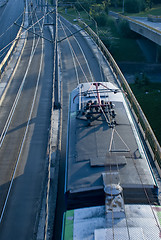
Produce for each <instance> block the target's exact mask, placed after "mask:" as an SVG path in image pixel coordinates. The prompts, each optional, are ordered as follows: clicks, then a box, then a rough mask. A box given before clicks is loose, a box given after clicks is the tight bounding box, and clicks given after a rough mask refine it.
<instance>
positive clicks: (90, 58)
mask: <svg viewBox="0 0 161 240" xmlns="http://www.w3.org/2000/svg"><path fill="white" fill-rule="evenodd" d="M75 32H77V29H76V28H75V27H73V26H72V25H71V24H70V23H69V22H68V21H66V20H65V19H63V18H62V17H61V16H59V17H58V42H59V43H58V44H59V45H58V46H59V50H60V62H61V69H62V74H61V76H62V77H61V80H62V136H61V156H60V167H59V184H58V197H57V207H56V217H55V230H54V236H53V239H61V230H62V228H61V227H62V226H61V223H62V217H63V212H64V208H65V204H64V201H62V199H63V198H64V181H65V179H64V175H65V159H66V140H67V135H66V131H67V130H66V128H67V119H68V103H69V93H70V92H71V91H72V90H73V89H74V88H75V87H76V86H77V85H78V84H79V83H82V82H92V81H94V82H96V81H104V80H105V76H104V74H103V72H102V67H101V66H100V62H99V60H98V59H97V58H96V56H95V53H94V51H93V49H92V48H90V47H89V45H88V44H87V41H86V39H85V38H84V37H83V36H82V35H81V33H79V32H78V33H76V34H75ZM68 36H69V37H68Z"/></svg>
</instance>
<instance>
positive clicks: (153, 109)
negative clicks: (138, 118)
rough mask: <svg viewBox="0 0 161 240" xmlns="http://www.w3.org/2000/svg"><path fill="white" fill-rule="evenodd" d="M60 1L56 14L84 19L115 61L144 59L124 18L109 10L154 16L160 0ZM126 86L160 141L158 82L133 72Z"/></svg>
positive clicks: (160, 7) (160, 90)
mask: <svg viewBox="0 0 161 240" xmlns="http://www.w3.org/2000/svg"><path fill="white" fill-rule="evenodd" d="M61 3H63V4H62V5H61V4H60V5H59V13H60V14H61V15H63V16H64V17H65V18H67V19H68V20H69V21H71V22H72V23H73V20H74V21H77V19H78V18H79V19H81V20H83V21H84V22H86V24H88V25H89V26H90V27H91V28H92V29H93V30H94V31H95V32H96V33H97V35H98V36H99V37H100V39H101V40H102V41H103V42H104V44H105V45H106V47H107V48H108V50H109V51H110V52H111V54H112V55H113V57H114V59H115V60H116V61H117V62H133V63H136V62H137V63H138V62H141V63H145V62H146V59H145V56H144V54H143V52H142V51H141V49H140V47H139V45H138V43H137V41H138V39H139V38H140V36H139V35H137V34H135V33H134V32H132V31H131V30H130V28H129V26H128V23H127V21H125V20H116V19H115V18H113V17H112V16H110V14H109V11H115V12H120V13H122V14H125V15H131V16H143V17H145V16H148V15H155V16H158V15H161V0H106V1H102V0H83V1H82V2H80V1H78V0H75V1H74V0H71V1H70V0H64V1H61ZM123 3H124V4H123ZM134 75H135V73H134ZM130 86H131V88H132V91H133V92H134V94H135V96H136V98H137V99H138V101H139V103H140V105H141V107H142V109H143V111H144V113H145V115H146V116H147V119H148V120H149V122H150V125H151V126H152V128H153V130H154V133H155V134H156V136H157V138H158V141H159V142H160V144H161V125H160V119H161V111H159V110H158V109H160V105H161V83H151V82H150V81H149V79H148V76H146V74H143V75H141V76H137V75H136V76H135V82H134V83H133V84H130Z"/></svg>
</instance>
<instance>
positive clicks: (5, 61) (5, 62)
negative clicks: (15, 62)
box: [0, 10, 25, 78]
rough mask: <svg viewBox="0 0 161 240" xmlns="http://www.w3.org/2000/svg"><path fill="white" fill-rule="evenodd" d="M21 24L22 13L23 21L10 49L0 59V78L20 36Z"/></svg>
mask: <svg viewBox="0 0 161 240" xmlns="http://www.w3.org/2000/svg"><path fill="white" fill-rule="evenodd" d="M24 12H25V10H24ZM23 24H24V15H23V21H22V24H21V27H20V29H19V31H18V33H17V36H16V38H15V40H14V41H13V43H12V45H11V47H10V49H9V50H8V52H7V54H6V56H5V58H4V59H3V61H2V62H1V64H0V78H1V75H2V73H3V71H4V69H5V68H6V66H7V65H8V62H9V60H10V59H11V56H12V53H13V51H14V50H15V47H16V45H17V43H18V40H19V38H20V36H21V32H22V26H23Z"/></svg>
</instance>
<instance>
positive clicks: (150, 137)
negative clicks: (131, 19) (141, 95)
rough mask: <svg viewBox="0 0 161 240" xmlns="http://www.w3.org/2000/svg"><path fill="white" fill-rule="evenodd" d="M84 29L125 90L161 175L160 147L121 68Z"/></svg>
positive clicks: (95, 38)
mask: <svg viewBox="0 0 161 240" xmlns="http://www.w3.org/2000/svg"><path fill="white" fill-rule="evenodd" d="M79 23H80V24H81V27H86V26H87V25H86V24H85V23H84V22H82V21H79ZM85 31H87V32H88V34H89V35H90V36H91V37H92V39H93V40H94V41H95V42H96V43H97V45H98V46H99V48H100V49H101V51H102V52H103V54H104V56H105V57H106V59H107V61H108V62H109V64H110V66H111V68H112V70H113V72H114V74H115V76H116V79H117V81H118V83H119V85H120V86H121V88H122V89H123V90H124V91H125V92H126V98H127V100H128V102H129V105H130V108H131V110H132V111H133V113H134V116H135V117H136V120H137V122H138V124H139V127H140V130H141V131H142V133H143V137H144V139H145V141H146V143H147V145H148V147H149V150H150V152H151V155H152V158H153V160H154V161H155V164H156V167H157V168H158V172H159V174H160V175H161V172H160V168H161V147H160V145H159V143H158V141H157V139H156V137H155V134H154V132H153V130H152V128H151V126H150V124H149V122H148V120H147V118H146V116H145V115H144V113H143V111H142V109H141V107H140V105H139V103H138V101H137V100H136V98H135V96H134V94H133V92H132V90H131V88H130V87H129V84H128V83H127V81H126V79H125V77H124V75H123V74H122V72H121V70H120V69H119V67H118V65H117V64H116V62H115V60H114V58H113V57H112V55H111V54H110V52H109V51H108V50H107V48H106V47H105V45H104V44H103V42H102V41H101V40H100V38H99V37H98V36H97V34H96V33H95V32H94V31H93V30H92V29H91V28H90V27H86V28H85Z"/></svg>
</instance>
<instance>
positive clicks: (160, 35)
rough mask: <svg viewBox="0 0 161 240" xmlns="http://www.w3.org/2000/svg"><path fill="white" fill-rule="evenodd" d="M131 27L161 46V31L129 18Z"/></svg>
mask: <svg viewBox="0 0 161 240" xmlns="http://www.w3.org/2000/svg"><path fill="white" fill-rule="evenodd" d="M128 22H129V26H130V29H131V30H132V31H134V32H136V33H138V34H140V35H142V36H144V37H146V38H148V39H150V40H151V41H153V42H155V43H156V44H158V45H160V46H161V32H160V31H157V30H156V31H155V30H154V29H153V28H152V27H148V26H147V27H146V26H145V25H142V24H139V23H137V22H135V20H134V21H131V20H128Z"/></svg>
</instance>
